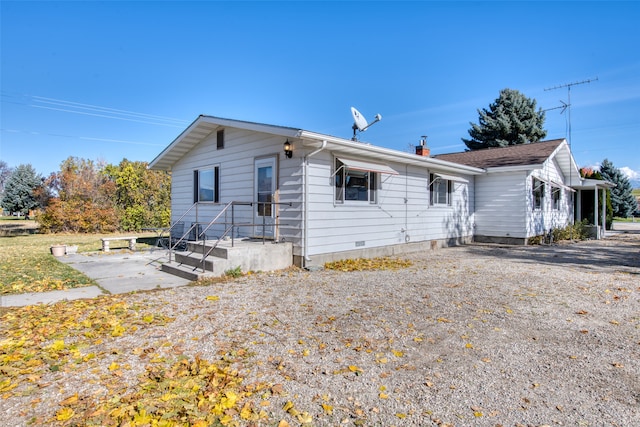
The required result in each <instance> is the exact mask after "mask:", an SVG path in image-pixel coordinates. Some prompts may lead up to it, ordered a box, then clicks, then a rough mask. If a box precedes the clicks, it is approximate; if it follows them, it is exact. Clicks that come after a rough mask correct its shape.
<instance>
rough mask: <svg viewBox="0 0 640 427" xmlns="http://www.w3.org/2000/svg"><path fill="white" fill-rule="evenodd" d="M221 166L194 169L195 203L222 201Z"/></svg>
mask: <svg viewBox="0 0 640 427" xmlns="http://www.w3.org/2000/svg"><path fill="white" fill-rule="evenodd" d="M219 174H220V172H219V167H218V166H216V167H214V168H211V169H201V170H194V171H193V203H197V202H215V203H218V202H219V201H220V196H219V193H220V188H219V187H220V185H219V182H218V181H219Z"/></svg>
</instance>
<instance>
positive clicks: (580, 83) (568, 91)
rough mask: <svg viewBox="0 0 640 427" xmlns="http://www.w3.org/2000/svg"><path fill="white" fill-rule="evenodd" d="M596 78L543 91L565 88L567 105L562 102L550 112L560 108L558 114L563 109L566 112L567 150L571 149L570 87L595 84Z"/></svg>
mask: <svg viewBox="0 0 640 427" xmlns="http://www.w3.org/2000/svg"><path fill="white" fill-rule="evenodd" d="M597 80H598V78H597V77H596V78H593V79H587V80H582V81H579V82H572V83H566V84H562V85H557V86H553V87H548V88H546V89H545V91H549V90H554V89H562V88H563V87H566V88H567V103H566V104H565V103H564V102H562V101H560V102H562V104H563V106H562V107H556V108H550V110H555V109H557V108H562V111H561V112H560V114H562V113H564V111H565V109H566V110H567V111H568V113H567V123H568V131H567V133H568V138H567V139H568V140H569V148H571V87H572V86H577V85H582V84H585V83H591V82H595V81H597ZM545 111H546V110H545Z"/></svg>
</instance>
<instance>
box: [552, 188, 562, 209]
mask: <svg viewBox="0 0 640 427" xmlns="http://www.w3.org/2000/svg"><path fill="white" fill-rule="evenodd" d="M561 200H562V188H560V187H555V186H552V187H551V208H552V209H553V210H555V211H557V210H560V201H561Z"/></svg>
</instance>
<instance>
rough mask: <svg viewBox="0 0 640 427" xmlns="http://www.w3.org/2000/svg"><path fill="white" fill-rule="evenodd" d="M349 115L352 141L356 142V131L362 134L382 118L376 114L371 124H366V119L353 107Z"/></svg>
mask: <svg viewBox="0 0 640 427" xmlns="http://www.w3.org/2000/svg"><path fill="white" fill-rule="evenodd" d="M351 115H352V116H353V126H352V128H353V138H351V139H352V140H353V141H357V140H358V138H356V131H360V132H364V131H365V130H367V129H368V128H369V127H370V126H371V125H373V124H374V123H377V122H379V121H380V120H382V116H381V115H380V114H376V116H375V118H374V120H373V121H372V122H371V123H367V119H365V118H364V116H363V115H362V114H361V113H360V111H358V110H356V109H355V107H351Z"/></svg>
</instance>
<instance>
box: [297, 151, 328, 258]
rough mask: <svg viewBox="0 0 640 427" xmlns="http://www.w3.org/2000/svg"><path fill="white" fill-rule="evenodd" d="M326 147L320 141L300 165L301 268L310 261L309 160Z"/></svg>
mask: <svg viewBox="0 0 640 427" xmlns="http://www.w3.org/2000/svg"><path fill="white" fill-rule="evenodd" d="M326 147H327V140H326V139H323V140H322V145H320V147H319V148H317V149H315V150H314V151H312V152H311V153H309V154H307V155H306V156H304V161H303V163H302V167H303V168H304V173H303V174H302V176H303V179H304V214H303V224H302V232H303V233H304V237H303V243H302V244H303V247H302V255H303V261H304V262H303V267H305V266H306V263H307V262H308V261H311V258H309V249H308V248H309V229H308V227H309V158H310V157H313V156H315V155H316V154H318V153H319V152H321V151H322V150H324V149H325V148H326Z"/></svg>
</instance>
